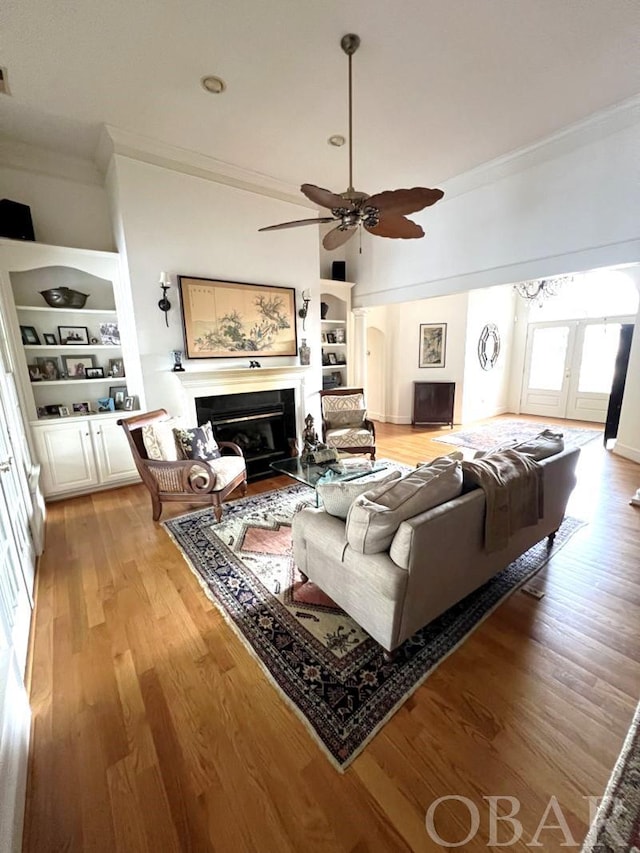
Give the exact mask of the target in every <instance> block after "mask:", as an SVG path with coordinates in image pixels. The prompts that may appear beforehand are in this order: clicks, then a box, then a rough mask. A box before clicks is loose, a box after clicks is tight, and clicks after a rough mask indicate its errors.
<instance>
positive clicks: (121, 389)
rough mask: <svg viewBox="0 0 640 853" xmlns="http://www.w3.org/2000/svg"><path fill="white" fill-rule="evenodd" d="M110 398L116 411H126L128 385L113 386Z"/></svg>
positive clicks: (110, 390) (110, 389)
mask: <svg viewBox="0 0 640 853" xmlns="http://www.w3.org/2000/svg"><path fill="white" fill-rule="evenodd" d="M109 396H110V397H111V398H112V399H113V402H114V405H115V407H116V409H124V398H125V397H126V396H127V386H126V385H112V386H111V388H109Z"/></svg>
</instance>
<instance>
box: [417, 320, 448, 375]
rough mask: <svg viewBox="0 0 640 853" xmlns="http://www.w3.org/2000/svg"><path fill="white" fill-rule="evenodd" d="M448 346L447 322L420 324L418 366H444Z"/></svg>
mask: <svg viewBox="0 0 640 853" xmlns="http://www.w3.org/2000/svg"><path fill="white" fill-rule="evenodd" d="M446 347H447V324H446V323H421V324H420V352H419V355H418V367H444V359H445V351H446Z"/></svg>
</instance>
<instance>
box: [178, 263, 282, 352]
mask: <svg viewBox="0 0 640 853" xmlns="http://www.w3.org/2000/svg"><path fill="white" fill-rule="evenodd" d="M178 281H179V283H180V301H181V304H182V318H183V324H184V342H185V351H186V353H187V357H188V358H247V357H248V356H250V357H251V358H252V359H256V358H264V357H267V356H276V355H297V354H298V342H297V335H296V310H295V309H296V292H295V289H294V288H293V287H276V286H272V285H266V284H246V283H241V282H237V281H220V280H218V279H209V278H192V277H188V276H181V275H180V276H178Z"/></svg>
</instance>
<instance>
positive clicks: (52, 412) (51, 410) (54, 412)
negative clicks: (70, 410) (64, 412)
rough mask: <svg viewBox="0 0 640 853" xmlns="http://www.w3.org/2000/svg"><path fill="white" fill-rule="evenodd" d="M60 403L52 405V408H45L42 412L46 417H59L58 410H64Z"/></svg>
mask: <svg viewBox="0 0 640 853" xmlns="http://www.w3.org/2000/svg"><path fill="white" fill-rule="evenodd" d="M64 408H65V407H64V406H62V405H61V404H60V403H54V404H53V405H52V406H45V407H44V410H45V413H46V414H47V416H48V417H52V416H53V417H57V418H59V417H60V409H64Z"/></svg>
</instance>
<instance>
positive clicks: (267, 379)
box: [172, 365, 309, 433]
mask: <svg viewBox="0 0 640 853" xmlns="http://www.w3.org/2000/svg"><path fill="white" fill-rule="evenodd" d="M308 373H309V368H308V367H306V366H302V367H301V366H299V365H282V366H278V367H253V368H246V367H245V368H235V367H223V368H220V369H219V370H185V371H182V372H174V373H172V376H175V377H176V379H177V380H178V381H179V382H180V385H181V387H182V394H183V402H184V408H185V415H187V417H188V420H189V423H195V422H196V402H195V401H196V399H197V398H198V397H215V396H220V395H222V394H244V393H251V392H253V391H280V390H282V389H285V388H292V389H293V391H294V393H295V400H296V420H297V425H298V432H299V433H301V432H302V429H303V428H304V400H305V388H304V383H305V378H306V376H307V374H308Z"/></svg>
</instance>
